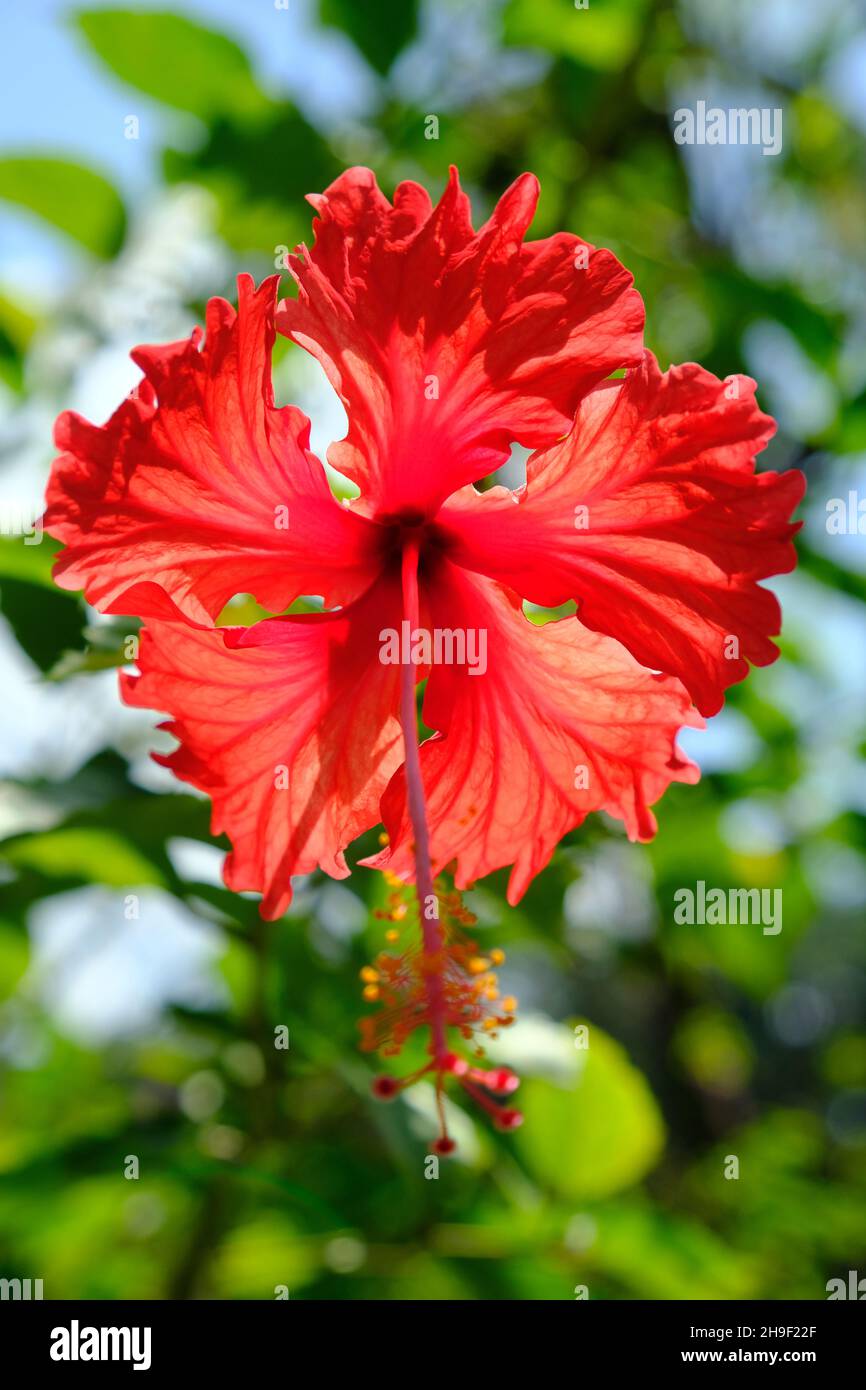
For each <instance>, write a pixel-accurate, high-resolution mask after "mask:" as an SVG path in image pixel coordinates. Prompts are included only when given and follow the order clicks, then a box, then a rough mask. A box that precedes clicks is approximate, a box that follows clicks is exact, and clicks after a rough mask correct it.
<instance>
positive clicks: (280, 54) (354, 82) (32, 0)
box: [0, 0, 372, 294]
mask: <svg viewBox="0 0 866 1390" xmlns="http://www.w3.org/2000/svg"><path fill="white" fill-rule="evenodd" d="M119 3H122V4H123V5H124V7H125V8H127V9H138V10H148V9H160V8H171V9H172V10H173V11H174V12H175V13H179V14H184V15H187V16H189V17H190V18H191V19H195V20H198V21H199V22H200V23H202V24H204V25H207V26H208V27H210V28H213V29H218V30H221V31H222V32H223V33H226V34H228V35H229V36H230V37H232V38H234V39H235V40H236V41H237V42H239V43H240V44H241V46H242V47H243V48H244V49H245V50H246V51H247V52H248V53H249V55H250V58H251V60H252V62H253V66H254V68H255V70H256V73H257V75H258V76H259V79H260V81H261V83H262V85H263V86H264V87H265V89H266V90H268V91H271V92H274V93H278V92H279V93H288V94H289V95H290V96H291V97H292V98H293V100H294V101H295V102H296V103H297V104H298V106H300V107H301V108H302V109H303V110H304V111H305V112H306V113H307V114H308V115H310V116H311V117H312V118H313V119H315V120H317V121H323V122H333V121H335V120H339V119H340V118H341V117H343V118H344V117H346V116H349V115H357V114H359V113H360V112H361V111H362V110H363V109H364V107H365V106H366V104H367V103H368V101H369V100H370V98H371V95H372V87H371V77H370V74H369V73H368V72H367V69H366V67H365V65H364V63H363V61H362V60H360V59H359V58H358V56H357V55H356V54H355V52H354V50H353V48H352V46H351V44H350V43H349V42H348V41H347V40H345V39H344V38H343V37H342V36H341V35H339V34H338V33H336V32H328V31H327V30H322V29H321V28H320V27H316V26H314V24H313V23H312V19H311V12H312V10H313V6H312V4H311V0H291V3H290V8H289V9H288V10H277V9H276V8H275V6H274V3H273V0H173V3H172V4H171V6H168V5H165V6H163V5H160V4H141V3H136V0H125V3H124V0H119ZM96 7H97V6H96V5H90V6H87V8H96ZM0 8H2V33H3V42H2V47H0V93H2V96H0V154H3V153H10V154H11V153H18V152H25V151H26V152H34V151H38V152H40V153H43V154H45V153H50V154H55V155H58V156H61V157H66V158H70V159H76V160H79V161H80V162H81V163H83V164H87V165H88V166H90V167H91V168H94V169H97V170H98V171H99V172H101V173H103V174H105V175H106V176H107V177H108V178H110V179H111V180H112V182H113V183H115V185H116V186H117V187H118V189H119V190H120V191H121V193H122V194H123V195H124V197H125V198H126V199H127V200H129V201H132V202H135V201H137V200H139V199H141V198H143V197H146V195H147V191H148V189H149V188H150V187H151V186H152V185H153V184H154V182H155V180H156V170H157V161H158V157H159V150H160V149H161V148H162V146H163V145H164V144H165V143H166V141H167V140H170V139H177V140H178V141H182V140H183V138H184V134H185V127H186V130H188V120H187V118H184V117H182V116H179V115H177V114H175V113H172V112H170V111H167V110H166V109H165V108H164V107H161V106H160V105H158V104H157V103H155V102H150V101H148V100H146V99H145V98H143V97H142V96H141V95H140V94H139V93H138V92H135V91H133V90H132V89H130V88H129V87H126V86H125V85H124V84H122V83H120V82H119V81H118V80H117V79H116V78H114V77H113V76H112V74H111V73H110V72H109V71H108V70H107V69H106V68H105V67H103V65H102V64H101V62H100V61H99V59H97V58H96V57H95V56H94V55H93V54H92V53H91V52H90V50H89V49H88V46H87V44H86V42H85V41H84V39H83V38H82V37H81V36H80V35H79V34H78V32H77V30H76V26H75V24H74V21H73V20H72V18H71V15H72V14H73V13H74V10H75V8H76V7H75V6H73V5H71V4H70V3H68V0H28V3H26V4H19V3H13V0H3V4H2V7H0ZM81 8H85V6H82V7H81ZM100 8H106V7H105V6H100ZM130 113H134V114H136V115H138V116H139V119H140V134H139V139H138V140H137V141H131V140H127V139H125V138H124V135H123V119H124V117H125V116H126V115H128V114H130ZM193 127H194V122H193ZM75 261H76V253H75V251H74V250H73V249H72V248H70V247H69V246H68V245H67V244H66V243H65V241H64V240H63V239H62V238H61V237H60V236H56V235H55V234H54V233H52V232H51V231H50V229H47V228H45V227H44V226H42V225H41V224H40V223H39V222H37V221H36V219H33V218H31V217H29V216H28V215H27V214H26V213H22V212H19V211H17V210H16V209H15V208H12V207H9V206H8V205H3V204H0V274H2V278H3V279H4V280H5V281H6V282H7V283H11V284H14V285H15V286H17V287H18V288H19V289H23V290H24V291H25V293H26V292H27V291H30V292H31V293H34V294H38V293H39V291H40V289H41V290H42V292H43V293H44V292H45V291H46V290H49V291H50V289H56V288H59V286H60V285H61V284H62V283H63V282H64V280H65V279H66V278H67V275H68V274H70V273H71V271H72V268H73V266H74V264H75Z"/></svg>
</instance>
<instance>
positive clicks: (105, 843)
mask: <svg viewBox="0 0 866 1390" xmlns="http://www.w3.org/2000/svg"><path fill="white" fill-rule="evenodd" d="M3 855H4V858H6V859H8V861H9V863H10V864H13V865H15V866H16V867H18V868H24V869H35V870H36V871H37V872H38V873H41V874H45V875H47V876H48V877H50V878H68V877H72V878H82V879H85V880H86V881H87V882H90V883H105V884H108V886H109V887H112V888H127V887H133V886H137V885H141V884H148V883H150V884H161V883H162V878H161V876H160V874H159V872H158V870H157V869H156V868H155V866H154V865H153V864H151V863H150V861H149V860H147V859H145V858H144V856H143V855H141V854H139V853H138V851H137V850H136V849H135V848H134V847H133V846H132V845H131V844H130V843H129V841H128V840H126V839H124V838H123V836H122V835H116V834H115V833H114V832H113V831H111V830H87V829H84V828H81V829H77V828H73V829H64V830H47V831H45V833H44V834H41V835H25V836H23V837H22V838H21V839H20V840H12V841H10V842H9V843H8V844H6V845H4V846H3Z"/></svg>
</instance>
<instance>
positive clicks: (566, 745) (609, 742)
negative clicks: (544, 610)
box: [368, 562, 703, 903]
mask: <svg viewBox="0 0 866 1390" xmlns="http://www.w3.org/2000/svg"><path fill="white" fill-rule="evenodd" d="M428 593H429V602H430V612H431V616H432V620H433V622H434V623H435V624H436V625H438V626H439V627H440V629H442V628H444V627H447V628H449V629H452V630H454V629H457V630H460V629H463V630H464V632H465V631H466V630H467V629H470V628H474V629H475V630H476V631H486V634H487V637H486V642H487V649H486V670H485V671H484V672H483V674H482V673H480V672H481V667H482V666H483V665H484V663H483V662H477V663H476V664H477V667H478V673H476V674H473V673H471V669H470V666H469V665H466V664H464V665H438V666H434V668H433V671H432V674H431V676H430V680H429V683H428V686H427V693H426V698H425V701H424V721H425V723H426V724H427V726H428V727H429V728H433V729H436V730H437V731H438V732H437V733H436V734H435V735H434V736H433V737H432V738H430V739H428V740H427V741H426V742H425V743H424V744H423V745H422V747H421V769H422V777H423V781H424V789H425V793H426V798H427V815H428V823H429V827H430V843H431V855H432V859H433V867H434V872H438V871H439V870H440V869H442V868H443V867H445V866H447V865H448V864H450V863H451V862H452V861H453V860H456V871H455V881H456V883H457V886H458V887H460V888H464V887H466V886H467V885H468V884H470V883H472V882H474V880H475V879H476V878H479V877H481V876H482V875H483V874H487V873H490V872H491V871H492V870H493V869H498V868H501V867H502V866H503V865H504V864H513V865H514V868H513V870H512V873H511V877H510V880H509V886H508V900H509V902H511V903H515V902H517V901H518V899H519V898H520V897H521V896H522V895H523V893H524V892H525V890H526V888H527V886H528V884H529V882H530V880H531V879H532V878H533V877H534V875H535V874H537V873H538V872H539V870H540V869H542V868H543V867H544V865H545V864H546V863H547V861H548V860H549V859H550V856H551V854H552V853H553V850H554V848H555V847H556V845H557V843H558V842H559V841H560V840H561V839H562V837H563V835H565V834H566V833H567V832H568V831H570V830H572V829H573V828H574V827H575V826H577V825H580V824H581V822H582V821H583V820H584V818H585V817H586V816H587V815H588V814H589V813H590V812H591V811H602V810H603V811H607V812H608V813H609V814H610V815H612V816H615V817H616V818H617V819H619V820H622V821H623V822H624V823H625V827H626V830H627V832H628V835H629V837H630V838H631V839H633V840H647V839H650V838H652V836H653V835H654V833H655V830H656V821H655V817H654V816H653V814H652V812H651V811H650V810H649V807H650V805H651V804H652V803H653V802H655V801H656V800H658V798H659V797H660V796H661V794H662V792H663V791H664V790H665V788H666V787H667V786H668V784H669V783H670V782H695V781H697V778H698V775H699V774H698V769H697V768H696V767H695V765H694V764H693V763H690V762H688V761H686V760H684V759H683V758H682V756H681V754H680V753H679V750H678V749H677V747H676V743H675V738H676V732H677V730H678V729H679V728H680V727H681V726H682V725H684V724H688V725H692V726H700V725H701V724H702V723H703V721H702V720H701V718H700V716H699V715H698V714H697V713H696V711H695V710H694V709H693V708H692V706H691V705H690V702H689V698H688V696H687V694H686V692H685V690H684V689H683V688H682V686H681V685H680V683H679V682H678V681H676V680H674V679H672V678H671V677H669V676H659V675H654V674H652V673H651V672H649V671H645V670H644V669H643V668H642V667H640V666H639V665H638V663H637V662H636V661H635V660H634V658H633V657H631V656H629V654H628V652H627V651H626V650H625V648H624V647H622V646H620V644H619V643H618V642H614V641H612V640H611V639H610V638H609V637H603V636H600V635H599V634H597V633H593V632H589V631H588V630H587V629H586V628H584V627H582V626H581V624H580V623H579V622H578V620H577V619H576V618H564V619H562V620H561V621H559V622H552V623H548V624H546V625H545V626H544V627H536V626H535V625H534V624H532V623H531V622H529V620H528V619H527V618H526V617H525V616H524V615H523V613H522V611H521V609H520V604H519V600H518V599H517V597H516V595H514V594H511V593H510V592H509V591H508V590H505V589H503V588H501V587H500V585H498V584H496V583H495V582H494V581H492V580H489V579H487V578H484V577H483V576H480V575H470V574H468V573H467V572H466V571H463V570H460V569H458V568H457V567H455V566H453V565H450V564H448V563H447V562H442V563H441V564H440V566H439V567H438V569H437V571H436V573H435V575H433V576H431V583H430V588H429V591H428ZM476 640H478V639H476ZM480 649H481V648H480V647H476V649H475V651H476V654H477V652H478V651H479V650H480ZM382 812H383V819H384V821H385V825H386V828H387V830H388V832H389V835H390V839H391V848H390V850H389V851H387V852H386V853H385V854H383V855H379V856H377V857H376V859H374V860H372V861H368V862H372V863H374V864H376V865H377V866H384V865H386V864H387V866H388V868H389V869H391V870H392V871H393V872H394V873H396V874H397V875H398V876H400V877H411V876H412V872H413V860H412V830H411V826H410V824H409V820H408V816H407V812H406V800H405V780H404V775H403V772H402V771H401V772H398V773H397V774H396V775H395V777H394V779H393V781H392V782H391V785H390V786H389V787H388V790H387V792H386V793H385V796H384V798H383V802H382Z"/></svg>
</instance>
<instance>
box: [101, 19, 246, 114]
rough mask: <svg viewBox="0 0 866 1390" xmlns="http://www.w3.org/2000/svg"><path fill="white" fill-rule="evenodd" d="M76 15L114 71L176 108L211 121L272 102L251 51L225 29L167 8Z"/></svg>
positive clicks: (165, 103)
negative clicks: (253, 64) (258, 79)
mask: <svg viewBox="0 0 866 1390" xmlns="http://www.w3.org/2000/svg"><path fill="white" fill-rule="evenodd" d="M76 20H77V23H78V26H79V28H80V29H81V31H82V33H83V34H84V37H85V38H86V39H87V42H88V43H89V44H90V46H91V48H92V49H93V50H94V52H95V53H96V54H98V56H99V57H100V58H101V59H102V61H103V62H104V63H105V64H106V65H107V66H108V67H109V68H111V71H112V72H113V73H116V75H117V76H118V77H120V78H121V79H122V80H123V81H124V82H128V83H129V85H130V86H132V87H136V88H138V90H139V91H140V92H144V93H145V94H146V95H147V96H149V97H153V98H154V99H155V100H156V101H160V102H162V103H163V104H164V105H166V106H172V107H174V108H175V110H177V111H188V112H190V113H191V114H192V115H193V116H200V117H201V118H202V119H203V120H208V119H209V118H211V117H213V116H215V115H217V114H219V113H226V112H233V113H234V114H235V115H238V116H250V115H253V116H255V115H257V114H259V113H260V112H261V111H263V110H265V109H266V108H267V106H268V105H269V100H268V98H267V97H266V96H265V94H264V93H263V92H262V90H261V88H260V87H259V86H258V84H257V82H256V80H255V78H254V76H253V72H252V68H251V67H250V62H249V59H248V57H247V55H246V54H245V53H244V51H243V49H242V48H239V47H238V45H237V44H236V43H234V42H233V41H232V40H231V39H229V38H227V37H226V36H225V34H220V33H218V32H216V31H214V30H213V29H207V28H205V27H204V25H201V24H195V23H193V21H192V20H189V19H183V18H182V17H181V16H180V15H176V14H169V13H168V12H166V11H153V10H151V11H147V12H144V13H140V12H137V11H135V10H101V9H100V10H81V11H79V12H78V14H77V16H76Z"/></svg>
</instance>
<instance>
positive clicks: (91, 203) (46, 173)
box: [0, 155, 126, 258]
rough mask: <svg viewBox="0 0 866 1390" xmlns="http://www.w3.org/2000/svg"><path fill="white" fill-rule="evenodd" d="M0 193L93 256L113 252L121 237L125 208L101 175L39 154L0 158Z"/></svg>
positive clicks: (120, 241) (116, 249) (107, 254)
mask: <svg viewBox="0 0 866 1390" xmlns="http://www.w3.org/2000/svg"><path fill="white" fill-rule="evenodd" d="M0 198H5V199H6V201H7V202H10V203H16V204H17V205H18V207H22V208H27V209H28V211H30V212H33V213H35V214H36V215H37V217H41V218H43V220H44V221H46V222H49V223H50V224H51V226H53V227H57V228H59V230H60V231H61V232H65V233H66V235H67V236H70V237H73V238H74V240H75V241H78V242H80V244H81V245H82V246H84V247H85V248H86V249H87V250H88V251H91V252H92V253H93V254H94V255H95V256H101V257H105V258H108V257H110V256H113V255H114V254H115V253H116V252H117V251H118V250H119V248H120V246H121V244H122V242H123V234H124V231H125V229H126V212H125V210H124V206H123V202H122V200H121V197H120V194H119V193H118V192H117V190H116V189H115V188H114V187H113V185H112V184H110V183H109V182H108V180H107V179H104V178H103V177H102V175H101V174H97V173H94V171H93V170H92V169H86V168H85V167H84V165H82V164H74V163H72V162H71V161H69V160H65V159H48V158H45V157H43V156H42V155H17V156H6V157H5V158H3V159H0Z"/></svg>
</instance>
